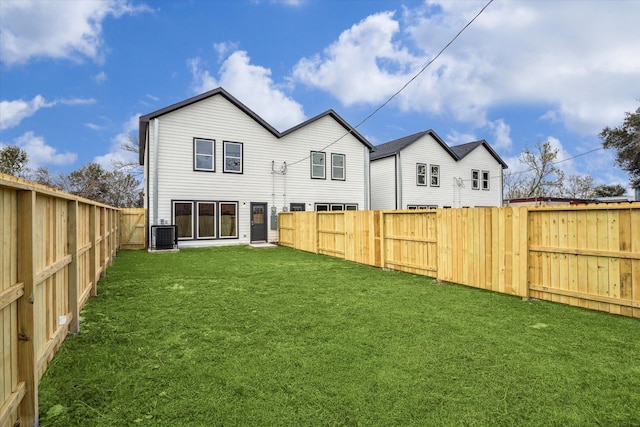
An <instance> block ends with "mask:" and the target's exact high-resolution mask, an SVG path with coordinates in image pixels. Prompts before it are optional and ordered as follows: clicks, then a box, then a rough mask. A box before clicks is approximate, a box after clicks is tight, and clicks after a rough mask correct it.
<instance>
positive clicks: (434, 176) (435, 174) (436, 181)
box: [430, 165, 440, 187]
mask: <svg viewBox="0 0 640 427" xmlns="http://www.w3.org/2000/svg"><path fill="white" fill-rule="evenodd" d="M430 169H431V186H432V187H440V166H438V165H431V167H430Z"/></svg>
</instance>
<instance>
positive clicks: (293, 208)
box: [289, 203, 304, 212]
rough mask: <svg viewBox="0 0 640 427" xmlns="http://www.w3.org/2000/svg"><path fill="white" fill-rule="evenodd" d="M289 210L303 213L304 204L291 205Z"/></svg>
mask: <svg viewBox="0 0 640 427" xmlns="http://www.w3.org/2000/svg"><path fill="white" fill-rule="evenodd" d="M289 209H290V210H291V212H301V211H304V203H291V204H290V205H289Z"/></svg>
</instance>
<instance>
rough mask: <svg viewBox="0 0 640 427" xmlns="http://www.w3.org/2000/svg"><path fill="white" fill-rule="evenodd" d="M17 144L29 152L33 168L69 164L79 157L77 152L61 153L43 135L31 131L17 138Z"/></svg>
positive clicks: (30, 163)
mask: <svg viewBox="0 0 640 427" xmlns="http://www.w3.org/2000/svg"><path fill="white" fill-rule="evenodd" d="M15 144H16V145H17V146H18V147H20V148H22V149H23V150H24V151H26V152H27V155H28V156H29V167H30V168H32V169H36V168H38V167H39V166H44V165H55V166H64V165H69V164H71V163H73V162H75V161H76V159H77V158H78V155H77V154H76V153H69V152H64V153H59V152H58V150H57V149H56V148H55V147H52V146H50V145H47V144H46V143H45V141H44V138H43V137H41V136H37V135H35V134H34V133H33V132H31V131H29V132H26V133H25V134H24V135H22V136H19V137H18V138H16V139H15Z"/></svg>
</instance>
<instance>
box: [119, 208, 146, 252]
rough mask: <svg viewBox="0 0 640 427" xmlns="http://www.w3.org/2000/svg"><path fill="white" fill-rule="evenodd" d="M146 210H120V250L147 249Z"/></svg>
mask: <svg viewBox="0 0 640 427" xmlns="http://www.w3.org/2000/svg"><path fill="white" fill-rule="evenodd" d="M146 212H147V211H146V209H144V208H122V209H120V249H144V248H146V247H147V234H146V230H147V227H146V225H145V223H146Z"/></svg>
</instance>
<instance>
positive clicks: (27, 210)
mask: <svg viewBox="0 0 640 427" xmlns="http://www.w3.org/2000/svg"><path fill="white" fill-rule="evenodd" d="M18 212H20V215H19V216H18V217H19V220H18V281H19V282H22V283H24V294H23V295H22V296H21V297H20V298H19V299H18V382H20V381H24V383H25V395H24V397H23V398H22V401H21V402H20V406H19V407H18V417H19V418H20V424H21V425H23V426H31V425H34V426H37V425H38V378H37V372H36V371H37V368H38V367H37V354H36V352H37V349H36V348H35V346H36V343H35V338H34V332H35V313H34V300H33V299H34V296H35V282H34V280H35V276H36V271H35V264H36V263H35V260H34V257H35V254H36V245H38V244H40V242H41V241H42V237H43V236H36V192H35V191H33V190H30V191H19V192H18Z"/></svg>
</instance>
